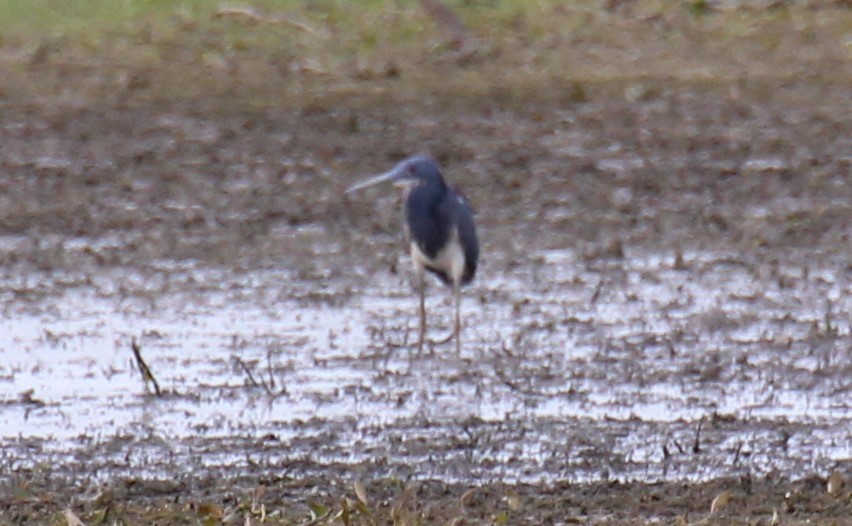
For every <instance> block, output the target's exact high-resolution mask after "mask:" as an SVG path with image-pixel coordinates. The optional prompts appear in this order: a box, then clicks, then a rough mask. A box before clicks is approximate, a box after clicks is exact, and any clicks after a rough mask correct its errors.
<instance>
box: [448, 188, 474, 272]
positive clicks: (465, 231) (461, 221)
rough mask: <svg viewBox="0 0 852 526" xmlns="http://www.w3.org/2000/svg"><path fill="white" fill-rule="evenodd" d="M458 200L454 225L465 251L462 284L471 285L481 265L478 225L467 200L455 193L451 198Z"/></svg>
mask: <svg viewBox="0 0 852 526" xmlns="http://www.w3.org/2000/svg"><path fill="white" fill-rule="evenodd" d="M451 198H452V199H455V200H456V203H455V206H453V210H454V215H455V217H454V223H455V225H456V228H457V231H458V235H459V243H461V246H462V249H463V250H464V274H463V275H462V284H467V283H470V282H471V281H472V280H473V277H474V276H475V275H476V267H477V264H478V263H479V240H478V239H477V236H476V224H475V223H474V221H473V211H472V210H471V209H470V206H469V205H468V202H467V199H465V198H464V197H463V196H462V195H461V194H458V193H455V192H453V195H452V197H451Z"/></svg>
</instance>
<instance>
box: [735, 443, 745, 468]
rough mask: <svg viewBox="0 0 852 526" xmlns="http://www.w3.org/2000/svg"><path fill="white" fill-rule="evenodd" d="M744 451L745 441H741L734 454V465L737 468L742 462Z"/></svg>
mask: <svg viewBox="0 0 852 526" xmlns="http://www.w3.org/2000/svg"><path fill="white" fill-rule="evenodd" d="M742 450H743V441H742V440H740V441H739V443H738V444H737V450H736V452H735V453H734V465H735V466H736V465H737V464H739V462H740V453H742Z"/></svg>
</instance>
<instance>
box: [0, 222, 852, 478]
mask: <svg viewBox="0 0 852 526" xmlns="http://www.w3.org/2000/svg"><path fill="white" fill-rule="evenodd" d="M18 242H19V241H16V240H15V239H5V240H3V243H2V245H3V247H4V248H7V249H11V248H13V247H14V246H15V244H16V243H18ZM66 243H67V244H68V247H70V248H69V249H70V250H74V249H84V248H86V246H88V247H89V249H91V250H100V249H102V246H103V244H104V243H110V241H109V240H102V241H100V242H99V243H100V245H99V246H91V245H87V242H86V241H85V240H80V239H78V240H66ZM328 252H329V253H334V252H335V249H334V248H333V247H330V248H329V249H328ZM675 258H676V256H675V254H659V253H654V254H646V253H642V252H639V251H637V252H636V253H631V252H630V251H628V252H627V254H626V255H625V257H623V258H613V259H597V260H592V261H589V260H586V259H584V258H582V257H580V256H578V255H577V254H576V253H574V252H573V251H571V250H549V251H542V252H541V253H539V254H538V255H537V256H536V257H535V258H534V259H531V260H530V261H529V263H528V264H527V265H523V266H516V267H514V269H513V270H511V271H509V272H506V273H501V274H497V273H495V274H493V275H492V274H489V272H488V269H487V267H486V268H484V269H483V272H482V273H481V274H480V276H479V280H478V282H477V283H476V284H475V285H474V286H473V287H472V288H471V289H470V290H468V291H467V292H466V296H465V300H464V302H463V316H464V320H465V324H466V328H465V331H464V333H463V337H464V346H463V352H462V356H461V358H458V357H456V356H455V353H454V350H453V346H452V345H444V346H436V347H435V349H434V353H430V354H425V355H423V356H413V355H412V353H413V346H412V344H411V342H414V341H415V340H416V330H417V328H416V316H415V311H414V309H415V308H416V301H415V297H414V295H413V293H412V292H411V289H410V287H409V285H408V283H407V275H406V273H405V272H400V273H399V274H395V273H388V272H379V273H374V274H372V275H371V276H372V277H371V279H370V281H369V282H366V281H365V280H364V278H363V276H364V275H365V274H367V273H368V272H367V271H364V272H359V271H354V272H353V276H355V277H353V278H352V279H351V280H348V279H347V277H346V276H342V277H339V278H336V279H328V280H326V281H324V282H323V285H324V287H323V291H322V292H323V295H322V296H319V297H317V296H316V295H311V294H309V292H310V291H311V289H312V286H313V285H314V283H315V282H313V281H310V280H308V281H300V280H299V279H298V278H297V277H296V276H294V275H293V274H292V273H291V272H288V271H286V270H281V269H258V270H255V271H249V272H238V273H235V272H229V271H225V270H221V269H217V268H213V267H210V266H205V265H203V264H200V263H193V262H191V261H180V262H170V261H160V262H156V263H155V264H152V265H150V266H148V267H145V268H136V269H127V268H116V269H112V270H109V269H105V270H103V271H102V272H98V273H96V274H87V273H86V272H80V273H72V272H50V273H39V272H35V271H32V270H31V269H30V270H29V271H28V272H26V273H20V272H17V271H16V270H15V269H11V270H7V271H6V272H5V273H4V275H3V277H2V279H3V290H4V291H5V292H4V294H5V295H6V308H5V310H4V314H3V317H2V319H0V356H2V358H0V382H2V385H3V390H2V392H3V393H4V394H3V399H2V403H0V436H2V440H3V442H4V443H5V444H7V446H8V447H7V449H6V451H7V462H10V463H11V464H13V465H14V466H15V467H18V468H21V467H34V466H38V465H39V464H42V463H45V462H50V463H59V464H62V465H66V466H68V469H69V470H71V471H72V472H73V471H75V470H85V471H86V472H88V473H92V474H93V476H96V478H106V477H110V476H114V475H115V474H124V475H132V476H151V477H169V476H171V475H173V474H174V473H179V472H181V471H182V470H185V469H187V468H194V469H210V470H214V471H215V470H221V469H228V470H239V471H240V472H244V471H253V470H260V471H263V470H272V471H274V472H276V473H280V472H284V473H287V474H291V475H297V474H300V473H302V474H316V473H330V472H333V473H351V472H356V473H357V472H359V471H363V470H369V471H370V473H371V474H373V475H374V476H380V475H388V476H402V477H408V476H415V477H419V478H438V479H443V480H449V481H467V480H502V481H525V482H537V481H542V480H545V481H548V480H557V479H569V480H577V481H586V480H599V479H606V478H617V479H620V480H679V479H689V480H705V479H710V478H715V477H719V476H724V475H731V474H742V473H751V474H765V473H770V472H773V471H783V472H785V473H788V474H789V475H790V476H793V477H796V476H807V475H809V474H812V473H814V472H817V473H825V472H827V471H829V470H831V469H833V467H834V466H836V465H837V463H840V462H848V461H849V459H850V458H852V433H850V431H849V430H850V429H852V410H851V409H850V399H849V392H850V382H852V380H850V378H849V376H848V371H849V368H850V362H851V361H852V357H850V353H849V352H848V345H849V342H850V341H852V336H850V325H849V323H850V322H849V320H850V318H849V316H848V313H850V312H852V289H850V286H849V279H848V275H846V274H843V272H844V271H843V270H841V271H838V269H835V268H832V267H829V266H822V265H819V262H815V263H811V264H807V266H806V267H803V266H798V267H797V266H794V265H790V266H778V267H777V268H775V269H767V268H764V267H763V266H761V265H760V264H758V263H756V262H752V261H748V260H740V259H738V256H736V255H733V254H727V253H715V252H698V251H693V252H686V253H684V254H683V255H682V262H681V263H678V264H677V265H676V264H675ZM398 265H399V267H400V268H402V269H405V268H407V267H406V266H405V265H406V261H405V260H404V259H402V258H401V257H400V259H399V261H398ZM846 272H847V273H848V271H846ZM785 276H788V277H789V279H788V280H785V279H783V278H784V277H785ZM353 286H355V287H356V288H355V289H354V291H353V289H352V287H353ZM429 311H430V317H431V320H432V321H433V322H434V323H433V326H432V327H431V329H430V333H431V334H432V336H433V337H438V336H442V335H443V334H445V332H446V331H447V330H448V329H449V323H450V314H451V312H450V311H451V306H450V303H449V298H448V297H447V293H446V291H444V290H443V289H442V288H440V287H439V286H437V285H435V286H433V287H432V288H431V290H430V296H429ZM827 313H828V314H827ZM827 316H828V317H827ZM134 338H135V339H137V340H138V342H139V344H140V346H141V349H142V354H143V356H144V358H145V359H146V361H147V362H148V363H149V365H150V366H151V369H152V370H153V372H154V374H155V376H156V377H157V379H158V381H159V384H160V386H161V387H162V389H163V390H164V392H165V394H164V396H163V397H162V398H157V397H155V396H153V395H152V394H150V392H151V391H150V389H147V390H146V386H145V385H144V384H143V381H142V379H141V376H140V374H139V372H138V371H137V370H136V368H135V366H134V364H133V357H132V354H131V350H130V342H131V340H132V339H134ZM241 364H244V365H241ZM246 368H248V370H249V371H251V377H250V376H249V374H248V373H247V372H246ZM699 426H700V431H699ZM696 433H698V437H699V438H698V441H697V449H698V452H694V451H693V448H694V447H695V444H696V439H695V437H696ZM13 452H14V453H13Z"/></svg>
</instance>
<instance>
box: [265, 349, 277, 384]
mask: <svg viewBox="0 0 852 526" xmlns="http://www.w3.org/2000/svg"><path fill="white" fill-rule="evenodd" d="M266 372H267V373H268V374H269V389H267V391H271V390H272V389H275V377H274V376H272V349H266ZM270 394H271V392H270Z"/></svg>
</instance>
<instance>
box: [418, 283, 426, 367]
mask: <svg viewBox="0 0 852 526" xmlns="http://www.w3.org/2000/svg"><path fill="white" fill-rule="evenodd" d="M418 274H419V275H418V280H419V284H418V285H419V288H420V336H419V338H418V339H417V354H418V356H419V355H420V354H422V353H423V342H424V341H425V340H426V278H425V276H424V275H423V272H419V273H418Z"/></svg>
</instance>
